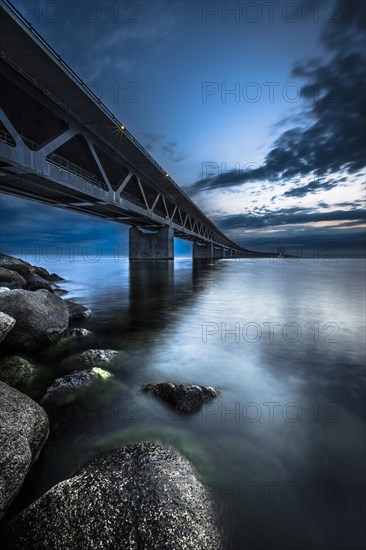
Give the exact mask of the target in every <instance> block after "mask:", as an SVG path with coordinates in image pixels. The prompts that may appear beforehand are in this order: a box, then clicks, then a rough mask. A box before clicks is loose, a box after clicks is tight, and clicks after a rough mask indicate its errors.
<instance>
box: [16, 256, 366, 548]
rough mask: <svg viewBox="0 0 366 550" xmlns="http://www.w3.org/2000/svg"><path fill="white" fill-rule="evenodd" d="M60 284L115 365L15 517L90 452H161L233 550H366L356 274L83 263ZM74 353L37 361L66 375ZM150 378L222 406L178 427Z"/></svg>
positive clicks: (50, 452) (60, 430)
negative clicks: (84, 308) (204, 487)
mask: <svg viewBox="0 0 366 550" xmlns="http://www.w3.org/2000/svg"><path fill="white" fill-rule="evenodd" d="M46 267H47V266H46ZM69 267H70V266H67V265H65V266H62V265H60V269H59V270H58V271H59V272H60V273H61V274H66V272H67V270H68V269H69ZM63 270H64V271H63ZM68 274H69V278H70V279H71V278H72V277H73V276H74V277H76V275H77V277H78V280H79V285H78V287H75V285H74V283H72V284H71V283H70V286H69V287H70V288H71V289H72V290H73V292H74V296H75V297H78V298H79V299H80V301H81V302H83V303H86V305H88V306H89V307H91V309H92V310H93V315H92V317H91V318H90V320H88V321H87V322H84V323H82V324H83V326H86V327H87V328H89V329H90V330H92V331H93V332H94V339H92V340H91V341H89V343H83V344H81V345H82V346H85V348H86V347H100V348H107V347H111V348H115V349H118V350H121V354H120V359H119V363H118V365H117V366H116V367H115V369H114V371H113V372H114V375H115V377H114V382H113V384H111V385H109V386H108V385H106V386H104V387H103V388H99V389H98V392H96V393H94V394H90V395H89V396H85V398H83V399H80V400H77V401H76V402H74V403H72V404H69V405H68V406H67V407H64V408H63V409H60V410H59V411H58V412H57V411H56V412H55V413H52V415H51V425H52V431H51V436H50V440H49V442H48V444H47V446H46V448H45V449H44V452H43V453H42V455H41V459H40V461H39V462H38V463H37V464H36V466H35V468H34V471H33V472H32V474H31V476H30V477H29V479H28V481H27V483H26V485H25V488H24V489H23V491H22V493H21V494H20V496H19V498H18V501H17V504H16V505H15V507H14V509H15V508H16V507H18V509H20V508H21V507H22V506H24V505H25V504H26V503H27V502H30V501H31V500H32V499H34V498H36V497H37V496H38V495H39V494H41V493H42V492H43V491H44V490H45V489H47V488H48V487H50V486H52V485H53V484H54V483H56V482H57V481H59V480H60V479H64V478H65V477H68V476H69V475H71V474H72V473H73V472H74V471H75V470H76V469H77V468H78V467H79V466H80V465H81V463H83V462H85V461H87V460H88V459H90V458H91V457H92V456H93V455H94V454H95V453H98V452H100V451H102V450H104V449H107V448H111V447H114V446H117V445H120V444H123V443H125V442H128V441H136V440H146V439H158V440H160V441H164V442H167V443H171V444H173V445H175V446H176V447H177V448H179V449H180V450H181V451H182V452H184V453H185V454H186V455H187V456H189V458H190V459H191V461H192V462H193V464H194V465H195V467H196V468H197V470H198V471H199V474H200V476H201V477H202V479H203V480H204V481H205V482H206V483H208V484H209V485H211V487H212V489H213V491H214V493H215V494H216V497H217V499H218V502H219V505H220V507H221V510H222V518H223V523H224V527H225V529H226V531H227V533H228V543H227V547H228V548H230V549H232V550H241V549H242V548H250V549H251V550H267V549H277V548H281V550H283V549H289V550H293V549H294V548H296V549H297V550H309V549H310V548H312V549H315V550H328V549H329V550H330V549H331V550H345V548H352V550H358V549H361V548H363V546H364V539H363V533H362V532H361V531H360V528H359V526H360V524H361V519H362V514H363V510H364V509H363V506H364V505H363V502H362V500H363V497H364V487H365V485H364V482H365V466H364V458H365V448H364V439H363V435H364V428H365V415H364V400H363V398H364V393H363V392H364V369H363V365H364V359H365V349H364V344H363V342H364V321H363V319H364V317H363V308H364V306H363V305H362V304H363V300H364V282H363V281H364V279H363V277H364V268H363V265H362V263H361V262H355V261H353V262H352V261H350V262H347V261H344V262H339V263H337V264H336V265H328V264H320V263H319V264H317V265H314V263H313V262H311V261H309V262H307V261H305V260H304V261H301V262H293V263H290V262H281V261H278V262H269V261H268V260H261V261H260V262H258V261H257V262H249V261H247V262H235V261H200V262H194V263H193V264H192V263H191V262H190V261H187V260H178V261H176V262H174V265H173V263H172V262H149V263H144V262H133V263H131V264H128V263H115V262H113V261H109V260H108V261H107V260H106V261H103V262H101V263H100V264H99V265H98V269H92V270H91V267H90V265H85V264H82V263H77V262H76V264H75V265H74V266H73V271H71V269H70V270H69V272H68ZM72 285H74V286H72ZM329 324H333V325H332V326H333V327H334V326H337V327H338V332H337V334H336V335H335V336H336V339H335V340H334V341H333V338H332V337H331V338H329V336H330V335H331V330H332V326H331V327H330V328H329V326H328V327H327V325H329ZM286 326H287V329H286V330H285V329H284V327H286ZM271 327H272V329H273V332H271ZM299 328H300V332H299ZM296 330H297V331H298V332H296ZM78 345H80V344H78ZM85 348H84V349H85ZM71 351H72V350H71V349H68V350H67V349H65V348H64V349H63V351H61V352H60V351H57V352H56V351H55V350H54V351H52V350H49V351H48V352H47V353H44V354H43V355H42V354H40V355H39V361H40V362H41V364H43V366H44V368H45V369H46V370H47V371H48V372H50V373H51V375H52V373H55V372H57V373H59V372H62V367H61V366H60V359H61V358H62V354H64V353H66V352H67V353H71ZM51 375H50V376H51ZM155 380H159V381H161V380H173V381H174V380H175V381H177V382H190V383H191V382H193V383H197V384H207V385H213V386H216V387H218V388H220V389H221V390H222V394H221V396H220V398H219V399H217V400H216V401H215V402H213V403H211V404H209V405H208V406H206V407H204V408H203V410H202V411H201V413H199V414H197V415H194V416H192V417H189V418H182V417H178V416H177V415H176V414H175V413H174V412H172V411H171V410H170V409H167V408H166V407H164V406H163V405H162V404H161V403H159V402H157V401H156V400H154V399H153V398H151V396H147V395H145V394H142V393H141V392H140V385H141V384H142V383H146V382H149V381H155Z"/></svg>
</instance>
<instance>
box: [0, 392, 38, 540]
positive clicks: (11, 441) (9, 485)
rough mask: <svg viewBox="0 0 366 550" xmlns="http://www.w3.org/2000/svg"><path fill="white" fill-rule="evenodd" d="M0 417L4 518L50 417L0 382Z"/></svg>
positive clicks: (0, 512) (0, 501)
mask: <svg viewBox="0 0 366 550" xmlns="http://www.w3.org/2000/svg"><path fill="white" fill-rule="evenodd" d="M0 419H1V423H0V518H1V517H2V516H3V514H4V512H5V510H6V508H7V507H8V506H9V504H10V502H11V501H12V500H13V498H14V497H15V496H16V494H17V493H18V491H19V489H20V487H21V485H22V483H23V480H24V478H25V476H26V474H27V472H28V470H29V468H30V466H31V464H32V463H33V461H34V460H35V459H36V458H37V456H38V453H39V451H40V449H41V447H42V445H43V443H44V441H45V440H46V438H47V434H48V418H47V415H46V413H45V411H44V410H43V409H42V407H40V406H39V405H37V403H35V402H34V401H32V399H30V398H29V397H27V396H26V395H24V394H23V393H20V392H19V391H18V390H16V389H14V388H11V387H10V386H8V385H7V384H3V383H2V382H0ZM4 548H6V546H4Z"/></svg>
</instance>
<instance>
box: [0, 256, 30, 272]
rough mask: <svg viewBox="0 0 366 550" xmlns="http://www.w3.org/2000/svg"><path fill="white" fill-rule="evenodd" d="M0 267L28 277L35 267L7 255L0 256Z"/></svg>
mask: <svg viewBox="0 0 366 550" xmlns="http://www.w3.org/2000/svg"><path fill="white" fill-rule="evenodd" d="M0 267H4V268H5V269H10V270H11V271H16V272H17V273H20V275H23V277H24V275H26V274H27V273H30V272H31V271H32V270H33V266H32V265H31V264H30V263H29V262H25V261H24V260H19V259H18V258H13V257H12V256H8V255H7V254H0Z"/></svg>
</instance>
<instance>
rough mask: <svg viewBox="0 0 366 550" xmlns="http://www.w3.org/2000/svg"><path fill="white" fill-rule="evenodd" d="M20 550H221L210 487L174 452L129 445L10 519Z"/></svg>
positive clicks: (14, 545) (96, 461) (151, 445)
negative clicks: (163, 549) (118, 549)
mask: <svg viewBox="0 0 366 550" xmlns="http://www.w3.org/2000/svg"><path fill="white" fill-rule="evenodd" d="M9 530H10V533H9V540H11V541H12V548H14V549H15V550H18V549H22V550H23V549H24V548H37V549H42V550H46V549H47V550H73V549H75V548H80V549H88V550H94V549H95V550H96V549H101V548H103V549H104V550H115V549H117V548H120V549H126V550H127V549H133V548H134V549H136V550H137V549H138V550H161V549H162V548H166V549H169V550H182V549H185V550H220V549H222V548H223V545H222V542H221V537H220V533H219V530H218V527H217V525H216V519H215V511H214V506H213V503H212V501H211V497H210V494H209V492H208V491H207V489H206V488H205V487H204V486H203V485H202V483H201V482H200V481H199V480H198V479H197V477H196V474H195V472H194V470H193V468H192V466H191V465H190V464H189V462H188V461H187V460H186V459H185V458H183V457H182V456H181V455H180V454H179V453H178V452H177V451H175V450H174V449H172V448H170V447H167V446H163V445H160V444H157V443H138V444H134V445H126V446H123V447H120V448H118V449H115V450H113V451H110V452H108V453H105V454H104V455H102V456H99V457H97V458H96V459H94V460H93V461H92V462H91V463H89V464H88V465H87V466H85V467H84V468H83V469H81V470H80V471H79V472H78V473H77V474H76V475H75V476H74V477H72V478H70V479H67V480H65V481H62V482H61V483H58V484H57V485H55V486H54V487H53V488H52V489H50V490H49V491H48V492H47V493H46V494H45V495H43V496H42V497H41V498H40V499H38V500H37V501H36V502H34V503H33V504H31V505H30V506H29V507H28V508H27V509H26V510H24V511H23V512H22V513H21V514H20V515H19V516H17V517H16V518H15V519H14V520H13V521H12V522H11V524H10V529H9Z"/></svg>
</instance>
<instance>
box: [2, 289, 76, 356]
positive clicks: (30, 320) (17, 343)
mask: <svg viewBox="0 0 366 550" xmlns="http://www.w3.org/2000/svg"><path fill="white" fill-rule="evenodd" d="M1 308H2V310H3V311H4V313H7V314H8V315H11V316H12V317H13V318H14V319H15V320H16V324H15V327H14V328H13V330H12V331H11V332H10V334H8V336H7V337H6V340H5V342H4V344H3V345H4V346H5V347H6V348H7V349H10V348H16V349H17V350H31V349H35V348H37V347H40V346H43V345H47V344H50V343H51V342H54V341H56V340H57V339H58V338H60V337H61V336H63V334H65V333H66V331H67V328H68V323H69V312H68V309H67V306H66V304H65V302H64V301H63V300H62V299H61V298H59V297H58V296H55V295H54V294H52V293H51V292H49V291H48V290H37V291H35V292H32V291H29V290H2V291H1Z"/></svg>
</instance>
